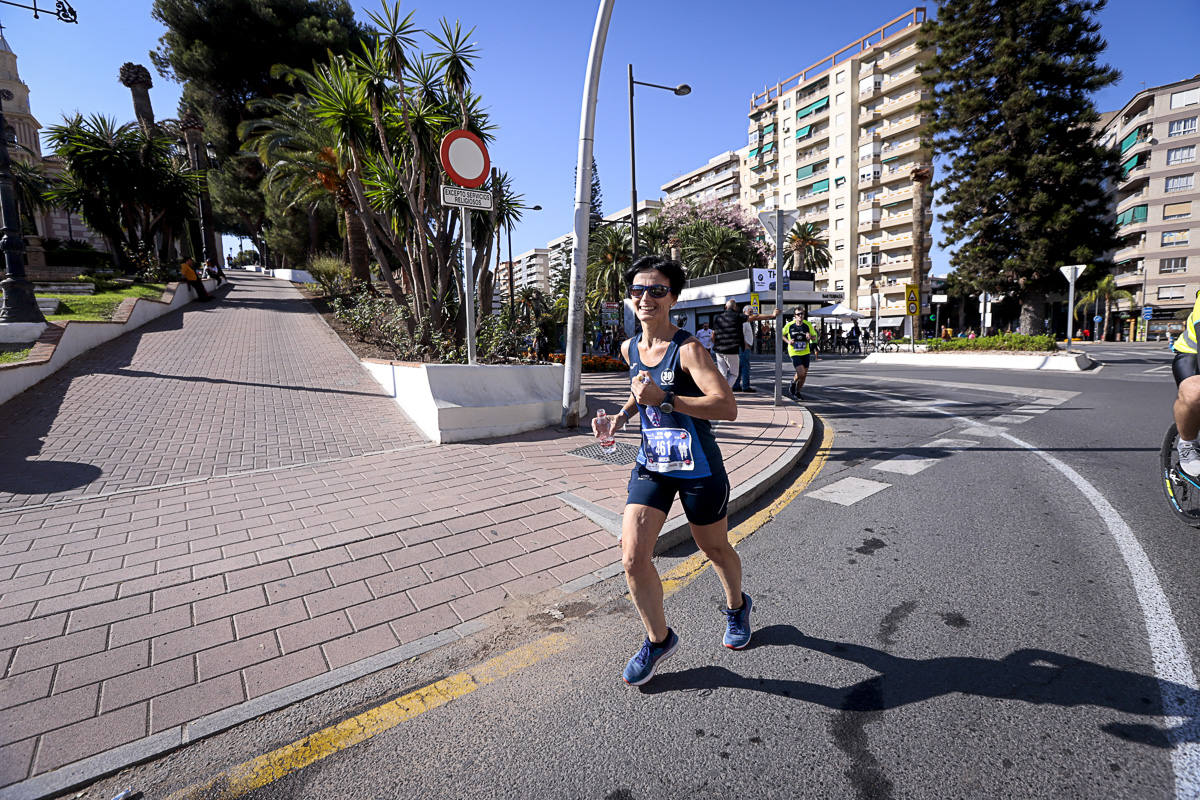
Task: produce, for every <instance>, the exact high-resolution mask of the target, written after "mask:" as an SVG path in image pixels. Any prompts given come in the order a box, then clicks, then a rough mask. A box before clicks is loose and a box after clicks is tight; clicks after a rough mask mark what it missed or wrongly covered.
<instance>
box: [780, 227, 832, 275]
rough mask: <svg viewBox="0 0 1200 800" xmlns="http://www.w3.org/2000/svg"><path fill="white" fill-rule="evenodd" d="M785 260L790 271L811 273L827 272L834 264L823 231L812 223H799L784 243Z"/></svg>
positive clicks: (789, 232)
mask: <svg viewBox="0 0 1200 800" xmlns="http://www.w3.org/2000/svg"><path fill="white" fill-rule="evenodd" d="M783 249H784V258H785V259H786V263H787V264H788V268H789V269H803V270H808V271H810V272H816V271H818V270H827V269H829V266H830V265H831V264H832V263H833V258H832V257H831V256H830V255H829V242H828V241H827V240H826V239H825V236H824V235H823V234H822V233H821V230H820V229H819V228H818V227H817V226H816V225H813V224H812V223H811V222H797V223H796V224H795V225H794V226H793V227H792V229H791V230H790V231H788V235H787V238H786V239H785V240H784V243H783Z"/></svg>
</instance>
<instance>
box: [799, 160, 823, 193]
mask: <svg viewBox="0 0 1200 800" xmlns="http://www.w3.org/2000/svg"><path fill="white" fill-rule="evenodd" d="M828 174H829V165H828V164H826V165H825V166H823V167H821V168H820V169H814V170H813V171H812V172H810V173H809V174H807V175H805V176H804V177H801V178H796V188H797V189H800V188H802V187H804V186H807V185H808V184H810V183H812V182H814V181H818V180H820V178H821V177H822V176H824V175H828ZM826 182H828V180H827V181H826Z"/></svg>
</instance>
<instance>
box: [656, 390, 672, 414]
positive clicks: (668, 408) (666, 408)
mask: <svg viewBox="0 0 1200 800" xmlns="http://www.w3.org/2000/svg"><path fill="white" fill-rule="evenodd" d="M658 410H659V411H661V412H663V413H664V414H673V413H675V393H674V392H667V396H666V397H664V398H663V401H662V402H661V403H659V404H658Z"/></svg>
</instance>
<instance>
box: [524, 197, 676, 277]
mask: <svg viewBox="0 0 1200 800" xmlns="http://www.w3.org/2000/svg"><path fill="white" fill-rule="evenodd" d="M662 207H663V204H662V201H661V200H638V225H642V224H644V223H647V222H649V221H650V220H652V219H654V218H655V217H657V216H658V212H659V211H661V210H662ZM604 221H605V222H606V223H608V224H611V225H622V224H624V225H628V224H629V206H625V207H624V208H622V209H621V210H620V211H618V212H616V213H615V214H609V215H608V216H606V217H605V218H604ZM574 257H575V233H574V232H571V233H564V234H563V235H562V236H559V237H558V238H557V239H551V240H550V241H549V242H547V243H546V259H547V264H548V266H547V273H548V275H550V276H553V275H554V274H555V273H556V272H558V271H559V270H563V269H570V268H571V259H572V258H574ZM547 280H549V278H548V279H547Z"/></svg>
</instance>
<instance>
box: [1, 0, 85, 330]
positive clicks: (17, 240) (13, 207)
mask: <svg viewBox="0 0 1200 800" xmlns="http://www.w3.org/2000/svg"><path fill="white" fill-rule="evenodd" d="M0 3H3V4H4V5H7V6H15V7H17V8H27V9H30V10H31V11H33V18H34V19H39V17H38V13H39V12H46V13H51V12H50V9H48V8H38V4H37V0H34V3H33V5H31V6H26V5H21V4H20V3H13V2H10V0H0ZM53 15H54V17H55V18H57V19H58V20H60V21H62V22H71V23H78V19H76V14H75V9H73V8H71V4H70V3H68V2H66V0H58V2H57V4H56V10H55V11H54V12H53ZM3 30H4V28H3V26H0V36H2V35H3ZM5 95H6V96H4V95H0V98H2V99H3V100H11V99H12V95H11V94H9V93H7V92H6V93H5ZM7 130H8V123H6V122H5V120H4V108H3V103H0V131H7ZM68 219H70V217H69V216H68ZM0 253H2V254H3V258H4V270H5V272H6V273H7V275H6V276H5V278H4V280H3V281H0V289H2V290H3V291H4V304H3V306H0V322H34V323H38V322H45V321H46V318H45V317H44V316H42V311H41V309H39V308H38V305H37V298H36V297H35V296H34V294H33V284H31V283H30V282H29V280H28V278H26V276H25V239H24V238H23V237H22V236H21V219H20V216H19V215H18V214H17V201H16V195H15V194H14V192H13V176H12V160H11V159H10V158H9V155H8V136H7V135H3V136H0Z"/></svg>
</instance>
